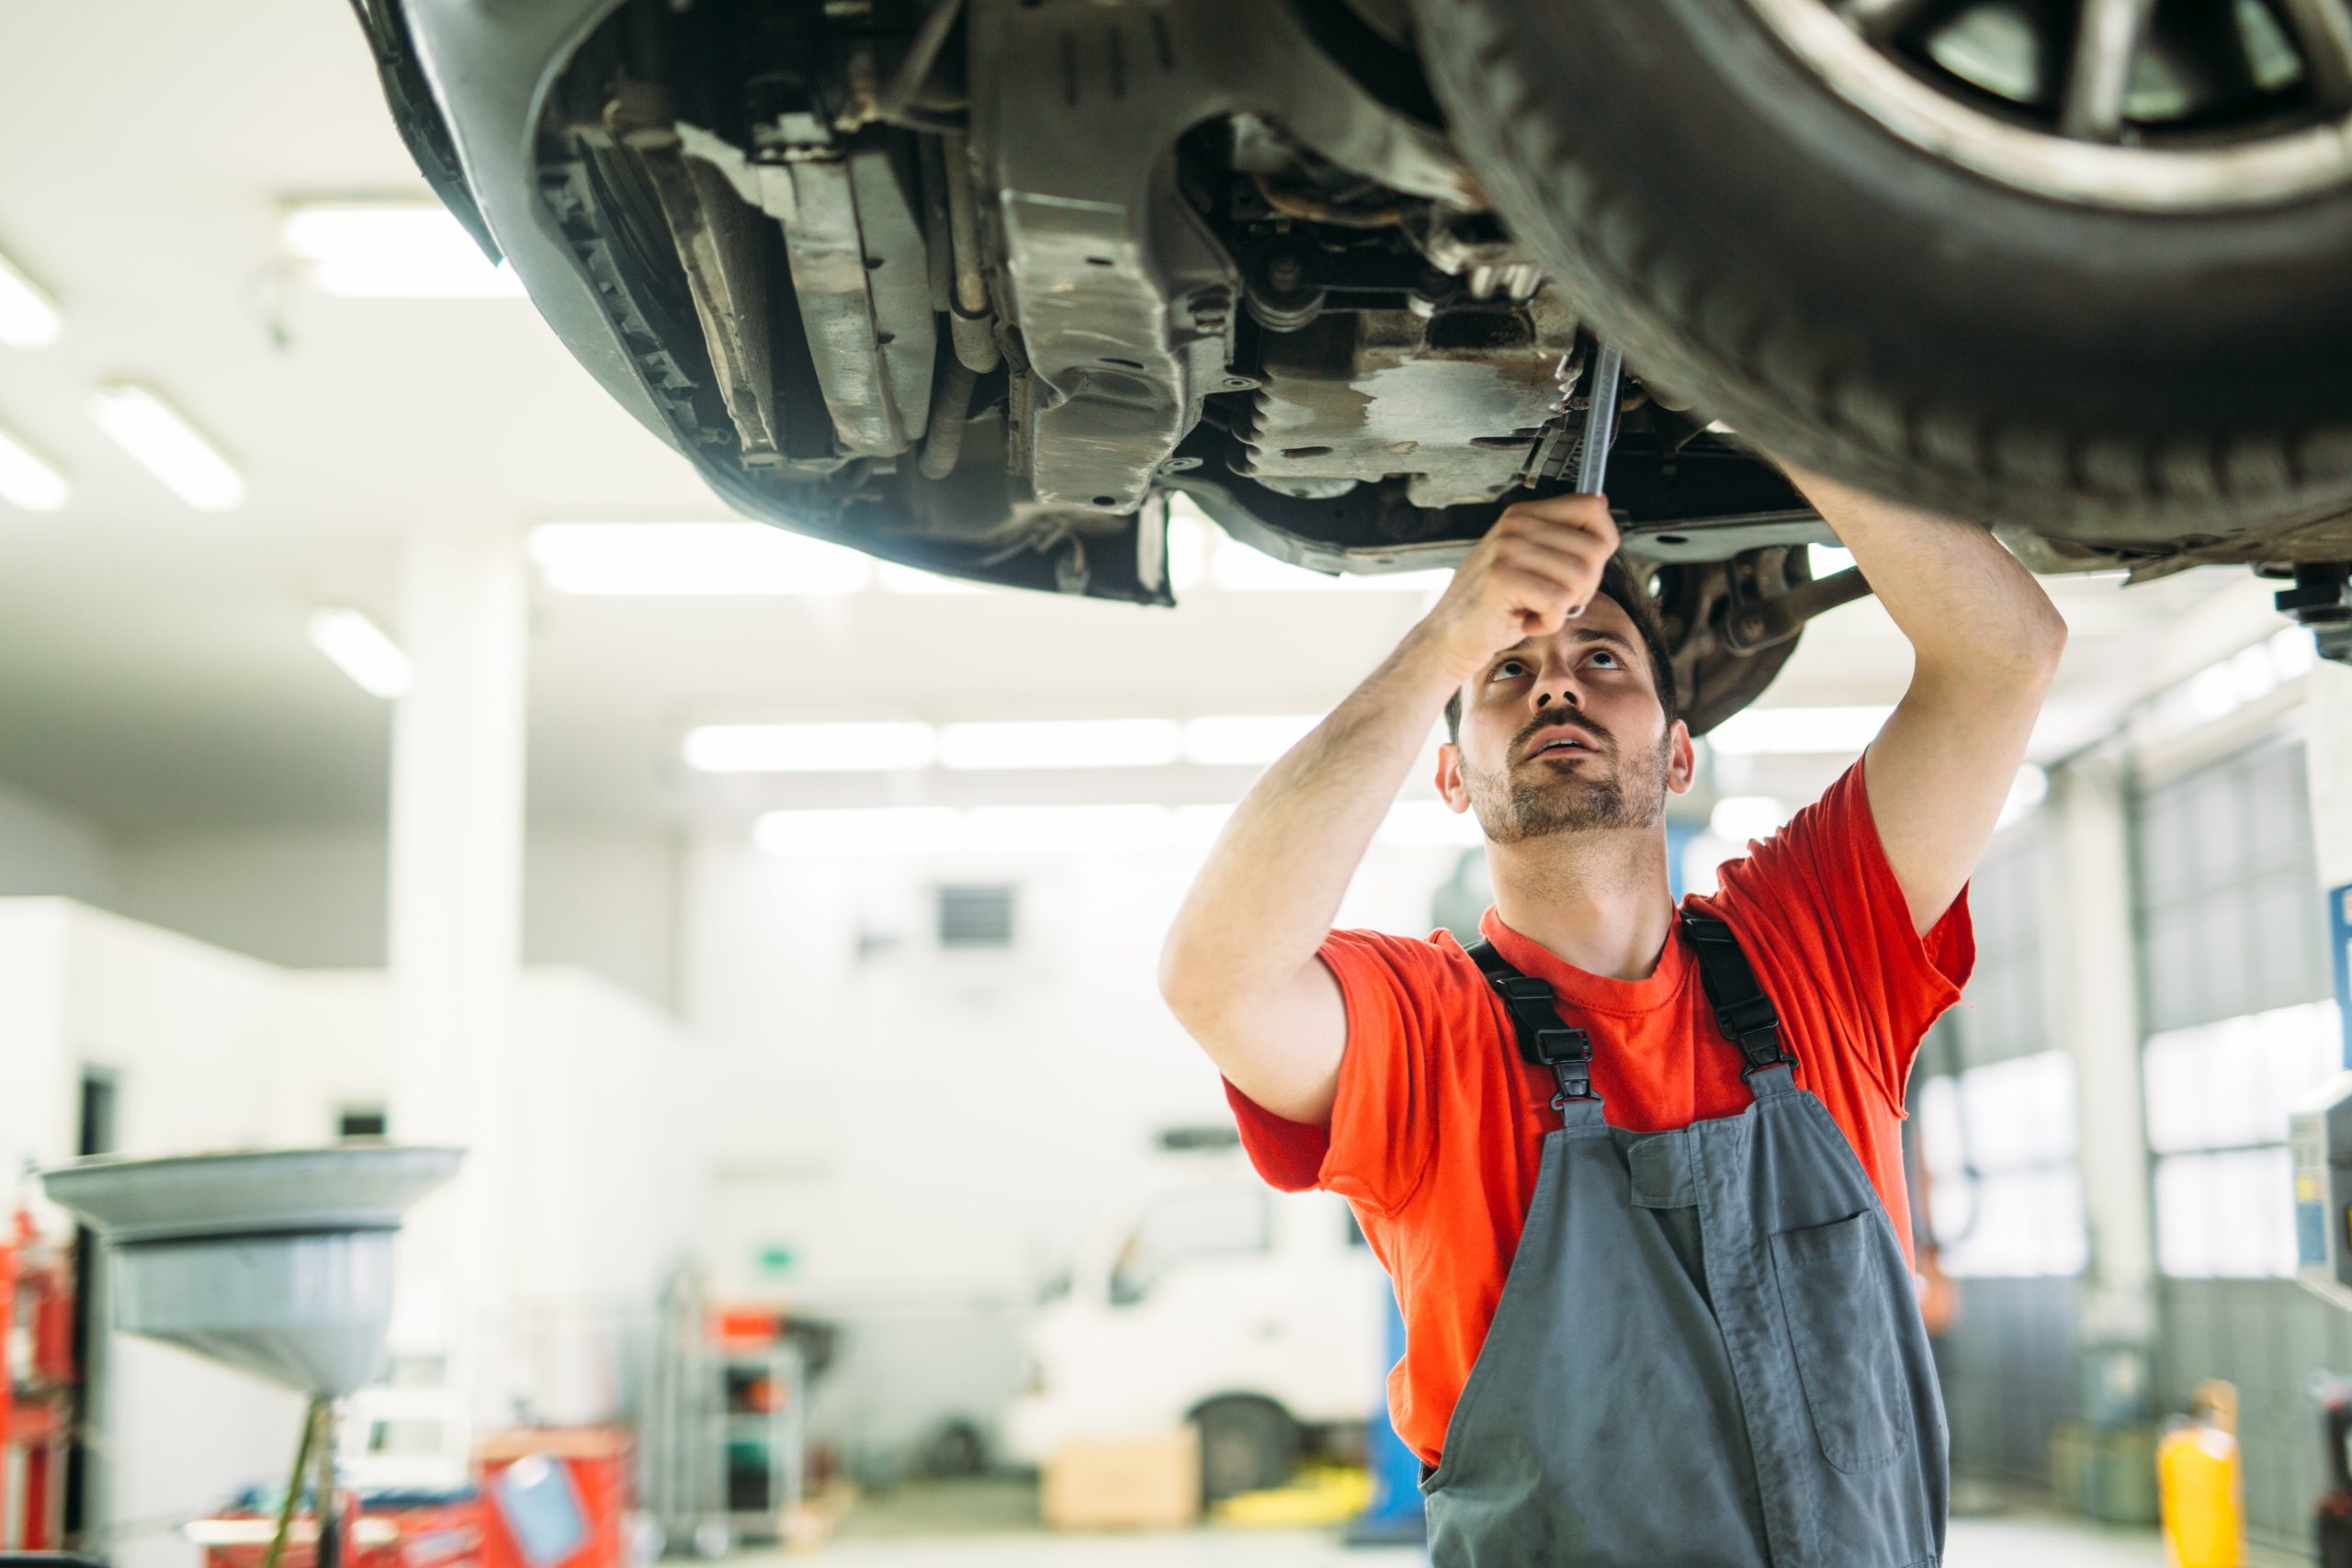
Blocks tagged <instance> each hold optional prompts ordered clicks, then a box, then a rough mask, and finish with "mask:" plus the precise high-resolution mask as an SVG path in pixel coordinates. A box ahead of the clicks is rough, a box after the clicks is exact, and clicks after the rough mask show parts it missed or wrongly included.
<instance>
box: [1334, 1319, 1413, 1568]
mask: <svg viewBox="0 0 2352 1568" xmlns="http://www.w3.org/2000/svg"><path fill="white" fill-rule="evenodd" d="M1382 1293H1383V1294H1384V1295H1385V1297H1386V1298H1387V1302H1388V1354H1387V1357H1386V1359H1385V1360H1384V1361H1383V1362H1382V1364H1381V1368H1380V1397H1379V1398H1378V1399H1377V1400H1375V1401H1374V1403H1373V1416H1372V1428H1371V1432H1370V1435H1369V1439H1368V1441H1367V1442H1366V1443H1365V1445H1364V1460H1365V1463H1366V1464H1368V1465H1369V1466H1370V1467H1371V1469H1372V1506H1371V1507H1369V1508H1366V1509H1365V1510H1364V1511H1363V1513H1362V1514H1360V1515H1358V1516H1357V1517H1356V1521H1355V1523H1353V1524H1351V1525H1350V1526H1349V1527H1348V1535H1347V1541H1348V1544H1349V1545H1350V1546H1396V1545H1398V1544H1400V1543H1407V1542H1419V1541H1421V1540H1426V1539H1427V1524H1426V1521H1425V1520H1424V1519H1423V1518H1422V1516H1421V1460H1420V1456H1419V1454H1416V1453H1415V1452H1414V1451H1413V1450H1410V1449H1408V1448H1407V1447H1406V1446H1405V1439H1404V1438H1400V1437H1398V1436H1397V1428H1396V1427H1393V1426H1391V1425H1390V1424H1389V1420H1388V1369H1389V1368H1390V1367H1393V1366H1395V1365H1396V1364H1397V1362H1398V1361H1400V1360H1402V1359H1404V1358H1405V1314H1403V1313H1401V1312H1399V1311H1398V1310H1397V1295H1396V1292H1394V1291H1389V1290H1386V1289H1385V1282H1384V1290H1383V1292H1382Z"/></svg>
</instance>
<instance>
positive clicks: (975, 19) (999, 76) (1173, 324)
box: [970, 0, 1481, 512]
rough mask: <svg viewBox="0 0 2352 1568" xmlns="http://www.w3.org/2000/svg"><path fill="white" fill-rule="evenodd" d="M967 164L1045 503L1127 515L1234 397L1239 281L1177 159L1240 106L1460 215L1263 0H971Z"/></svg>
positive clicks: (1450, 190)
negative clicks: (1180, 184) (1021, 380)
mask: <svg viewBox="0 0 2352 1568" xmlns="http://www.w3.org/2000/svg"><path fill="white" fill-rule="evenodd" d="M970 28H971V36H972V53H973V67H972V76H973V82H974V85H975V92H974V98H973V104H972V151H973V155H974V157H975V159H976V160H977V164H978V169H977V173H978V176H979V182H980V184H981V186H982V187H983V188H984V189H991V190H993V191H994V192H996V193H997V199H996V205H995V210H994V212H993V215H992V224H991V227H992V228H993V229H994V231H995V236H994V237H995V239H996V241H997V242H998V243H996V244H994V245H992V246H991V249H992V250H993V251H994V252H995V253H996V254H1001V255H1004V256H1005V257H1007V258H1008V260H1007V276H1008V281H1009V285H1010V292H1011V295H1012V299H1011V300H1010V301H1009V303H1010V305H1011V307H1012V319H1013V320H1014V321H1016V322H1017V323H1018V325H1019V328H1020V334H1021V341H1022V349H1023V354H1024V355H1025V357H1026V360H1027V364H1028V368H1029V371H1030V373H1031V374H1032V375H1033V376H1034V378H1035V382H1036V385H1035V388H1034V389H1033V391H1032V394H1031V397H1030V402H1029V406H1028V408H1027V409H1026V411H1025V419H1024V422H1023V423H1024V428H1023V430H1022V431H1020V432H1019V433H1017V435H1016V440H1017V441H1019V442H1020V443H1022V444H1023V446H1024V447H1025V449H1026V452H1027V454H1028V457H1029V459H1030V462H1029V467H1030V468H1031V471H1032V474H1033V479H1034V483H1035V490H1036V493H1037V497H1038V499H1039V500H1040V501H1041V502H1046V503H1049V504H1054V505H1065V506H1081V507H1095V508H1099V509H1103V510H1106V511H1119V512H1124V511H1129V510H1132V509H1133V508H1135V507H1136V506H1137V505H1139V504H1141V502H1143V500H1144V498H1145V496H1146V495H1147V494H1148V491H1149V488H1150V485H1151V482H1152V479H1153V476H1154V475H1155V474H1156V473H1157V472H1159V469H1160V468H1161V465H1162V464H1163V463H1165V462H1166V460H1167V459H1168V458H1169V457H1170V456H1171V455H1172V454H1173V453H1174V451H1175V449H1176V446H1177V444H1178V443H1179V442H1181V441H1182V439H1183V438H1184V436H1185V434H1187V433H1188V432H1189V431H1190V430H1192V428H1193V425H1194V424H1195V423H1197V421H1198V419H1199V416H1200V411H1201V404H1202V400H1203V399H1204V397H1206V396H1207V395H1208V394H1209V393H1211V392H1215V391H1218V390H1222V389H1226V388H1225V385H1224V367H1225V366H1226V365H1227V364H1228V363H1229V362H1230V360H1231V357H1232V351H1233V345H1234V339H1233V333H1234V314H1235V304H1236V300H1237V297H1238V281H1239V280H1238V272H1237V270H1236V267H1235V265H1234V263H1233V260H1232V258H1231V257H1230V256H1228V255H1227V254H1226V252H1225V250H1224V247H1223V246H1222V245H1220V244H1219V243H1217V241H1216V238H1215V236H1214V235H1213V234H1212V233H1211V232H1210V231H1209V229H1208V227H1207V225H1206V223H1205V222H1204V220H1202V219H1201V217H1200V215H1199V214H1198V213H1197V212H1196V211H1195V210H1194V209H1193V206H1192V205H1191V204H1190V203H1189V202H1187V201H1186V200H1184V199H1183V197H1182V196H1181V195H1180V194H1179V192H1178V191H1177V189H1176V186H1175V181H1174V178H1173V173H1172V164H1173V150H1174V148H1175V145H1176V142H1177V141H1178V139H1179V138H1180V137H1181V136H1182V135H1183V133H1184V132H1185V131H1187V130H1191V129H1192V128H1193V127H1194V126H1196V125H1200V124H1202V123H1204V122H1205V121H1209V120H1212V119H1216V118H1220V117H1223V116H1227V115H1232V114H1237V113H1250V114H1256V115H1260V116H1261V117H1263V118H1266V119H1268V120H1271V121H1273V122H1275V123H1279V124H1281V125H1283V127H1284V128H1285V129H1286V130H1288V131H1289V132H1290V133H1291V134H1293V135H1295V136H1296V137H1297V138H1298V139H1299V140H1300V141H1302V142H1303V143H1305V144H1306V145H1307V146H1309V147H1311V148H1313V149H1314V150H1315V151H1316V152H1318V153H1320V154H1321V155H1323V156H1324V157H1326V158H1328V159H1329V160H1330V161H1332V162H1333V163H1335V164H1339V165H1340V167H1343V168H1347V169H1351V170H1355V171H1357V172H1360V173H1363V174H1365V175H1369V176H1371V177H1374V178H1377V179H1380V180H1382V181H1384V182H1385V183H1386V184H1387V185H1389V186H1392V187H1394V188H1397V189H1400V190H1405V191H1408V192H1412V193H1414V194H1419V195H1426V196H1430V197H1437V198H1440V199H1443V200H1446V201H1449V202H1451V203H1453V205H1456V206H1459V207H1462V208H1464V209H1472V208H1476V207H1477V206H1479V205H1481V203H1480V202H1479V200H1478V198H1477V197H1476V187H1475V186H1474V185H1473V184H1472V182H1471V180H1470V178H1469V176H1468V174H1467V171H1466V170H1464V168H1463V167H1462V165H1461V164H1460V163H1459V161H1458V160H1457V159H1456V158H1455V156H1454V154H1453V152H1452V150H1451V148H1450V147H1448V146H1447V144H1446V143H1445V141H1443V139H1442V137H1440V136H1439V135H1438V134H1437V133H1436V132H1435V131H1434V130H1430V128H1429V127H1426V126H1423V125H1420V124H1419V123H1418V122H1416V121H1414V120H1411V119H1408V118H1406V117H1404V116H1403V115H1401V114H1399V113H1398V112H1397V111H1396V110H1394V109H1391V108H1389V107H1386V106H1385V105H1382V104H1380V103H1379V102H1377V101H1376V100H1374V98H1372V97H1371V96H1370V95H1369V94H1367V93H1366V92H1365V91H1364V90H1363V88H1362V87H1361V86H1360V85H1357V84H1356V83H1355V82H1354V81H1353V80H1351V78H1350V77H1349V76H1348V75H1347V74H1346V73H1344V72H1343V71H1341V70H1340V68H1339V67H1338V66H1337V65H1335V64H1334V63H1333V62H1331V61H1330V60H1329V58H1328V57H1327V56H1325V55H1324V54H1322V53H1321V52H1320V51H1318V50H1317V49H1316V48H1315V47H1314V46H1313V44H1312V42H1311V40H1310V39H1307V38H1306V35H1305V34H1304V33H1303V31H1302V30H1301V29H1300V28H1299V27H1298V24H1297V22H1296V20H1295V17H1293V16H1292V14H1291V12H1290V10H1289V8H1288V6H1284V5H1280V4H1268V3H1266V0H1166V3H1164V4H1161V5H1158V6H1148V7H1145V6H1133V7H1119V6H1103V5H1100V4H1097V3H1096V0H971V8H970Z"/></svg>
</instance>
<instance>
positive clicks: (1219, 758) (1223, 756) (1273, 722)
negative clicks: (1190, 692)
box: [1184, 714, 1323, 768]
mask: <svg viewBox="0 0 2352 1568" xmlns="http://www.w3.org/2000/svg"><path fill="white" fill-rule="evenodd" d="M1322 722H1323V717H1322V716H1321V715H1320V714H1246V715H1245V714H1236V715H1232V716H1219V717H1216V718H1196V719H1193V721H1192V722H1191V723H1189V724H1187V725H1185V726H1184V760H1185V761H1188V762H1198V763H1200V764H1202V765H1203V766H1204V767H1212V768H1216V767H1262V766H1263V765H1265V764H1266V763H1268V762H1271V761H1274V760H1275V759H1276V758H1278V757H1280V756H1281V755H1282V754H1283V752H1285V751H1287V750H1290V749H1291V748H1292V747H1294V746H1295V745H1297V744H1298V743H1299V741H1300V740H1301V739H1304V738H1305V737H1306V732H1307V731H1308V730H1310V729H1313V728H1315V727H1316V726H1317V725H1318V724H1320V723H1322Z"/></svg>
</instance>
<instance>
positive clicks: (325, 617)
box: [310, 610, 415, 699]
mask: <svg viewBox="0 0 2352 1568" xmlns="http://www.w3.org/2000/svg"><path fill="white" fill-rule="evenodd" d="M310 631H311V646H312V647H313V648H316V649H318V650H319V651H320V652H321V653H323V654H325V655H326V656H327V657H328V658H329V659H331V660H334V667H335V668H336V669H338V670H340V671H343V672H344V673H345V674H346V675H348V676H350V677H351V680H352V683H353V684H354V685H356V686H357V687H358V688H359V689H360V690H361V691H363V692H365V693H367V694H368V695H369V696H371V697H383V698H386V699H390V698H392V697H397V696H399V695H401V694H402V693H404V692H406V691H407V690H408V688H409V683H410V682H411V681H412V680H413V678H414V675H415V671H413V670H412V669H411V668H410V666H409V661H408V655H407V654H405V653H402V652H401V649H400V645H399V644H398V643H395V642H394V641H393V640H392V639H391V638H390V637H386V636H385V635H384V631H383V628H382V627H381V626H378V625H377V624H376V623H375V622H373V621H371V620H369V619H368V617H367V616H366V615H362V614H361V613H360V612H358V611H357V610H313V611H311V626H310Z"/></svg>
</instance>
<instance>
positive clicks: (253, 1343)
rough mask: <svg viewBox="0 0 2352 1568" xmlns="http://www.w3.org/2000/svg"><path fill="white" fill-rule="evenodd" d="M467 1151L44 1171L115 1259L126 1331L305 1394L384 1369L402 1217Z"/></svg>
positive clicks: (276, 1152)
mask: <svg viewBox="0 0 2352 1568" xmlns="http://www.w3.org/2000/svg"><path fill="white" fill-rule="evenodd" d="M460 1154H461V1151H459V1150H457V1149H413V1148H393V1147H389V1146H385V1145H346V1146H342V1147H336V1148H327V1149H273V1150H267V1151H263V1152H257V1153H243V1154H220V1155H177V1156H169V1157H166V1158H163V1159H116V1158H113V1157H110V1156H101V1157H99V1158H96V1159H87V1160H79V1161H76V1162H75V1163H74V1164H72V1165H65V1166H59V1167H58V1168H55V1169H52V1170H45V1171H42V1172H41V1173H40V1181H41V1187H42V1189H43V1190H45V1191H47V1192H48V1194H49V1196H50V1199H51V1201H53V1202H56V1203H57V1204H59V1205H60V1206H62V1207H63V1208H65V1209H67V1210H70V1211H71V1212H72V1213H74V1214H75V1215H76V1216H78V1217H79V1218H80V1219H82V1220H83V1221H84V1222H85V1224H88V1225H89V1226H90V1228H91V1229H92V1230H95V1231H96V1232H97V1233H98V1235H100V1236H101V1237H103V1238H104V1239H105V1241H106V1243H107V1251H108V1252H109V1253H110V1254H111V1255H112V1257H113V1258H114V1273H113V1286H114V1290H113V1294H114V1320H115V1326H116V1327H117V1328H119V1329H121V1330H122V1331H123V1332H124V1333H126V1334H137V1335H141V1336H143V1337H147V1338H150V1339H160V1340H162V1341H164V1343H165V1344H170V1345H177V1346H180V1347H181V1348H184V1349H187V1350H192V1351H194V1352H195V1353H196V1354H198V1355H199V1356H202V1357H204V1358H205V1359H207V1360H211V1361H218V1362H220V1364H222V1365H223V1366H230V1367H234V1368H236V1369H237V1370H238V1371H244V1372H250V1373H252V1374H253V1375H254V1376H255V1377H258V1378H261V1379H264V1380H265V1381H266V1382H274V1383H279V1384H282V1385H284V1386H285V1387H287V1388H290V1389H295V1390H298V1391H300V1392H302V1393H313V1394H327V1395H335V1394H342V1393H349V1392H350V1391H351V1390H353V1389H355V1388H357V1387H359V1386H360V1385H361V1384H362V1383H365V1382H368V1381H369V1380H371V1379H372V1378H374V1377H375V1375H376V1371H377V1368H378V1364H379V1362H380V1360H381V1359H382V1357H383V1351H384V1333H385V1330H386V1329H387V1328H388V1327H389V1326H390V1322H391V1308H392V1235H393V1233H394V1232H396V1231H398V1230H399V1229H400V1224H401V1213H402V1212H403V1211H404V1210H406V1209H407V1208H408V1206H409V1205H410V1204H412V1203H413V1202H415V1201H417V1200H418V1199H419V1198H422V1197H423V1196H424V1194H425V1193H427V1192H429V1191H431V1190H433V1189H434V1188H435V1187H438V1186H439V1185H440V1184H441V1183H442V1182H444V1181H447V1179H449V1177H450V1176H451V1175H452V1174H453V1173H455V1171H456V1170H457V1168H458V1159H459V1157H460Z"/></svg>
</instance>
